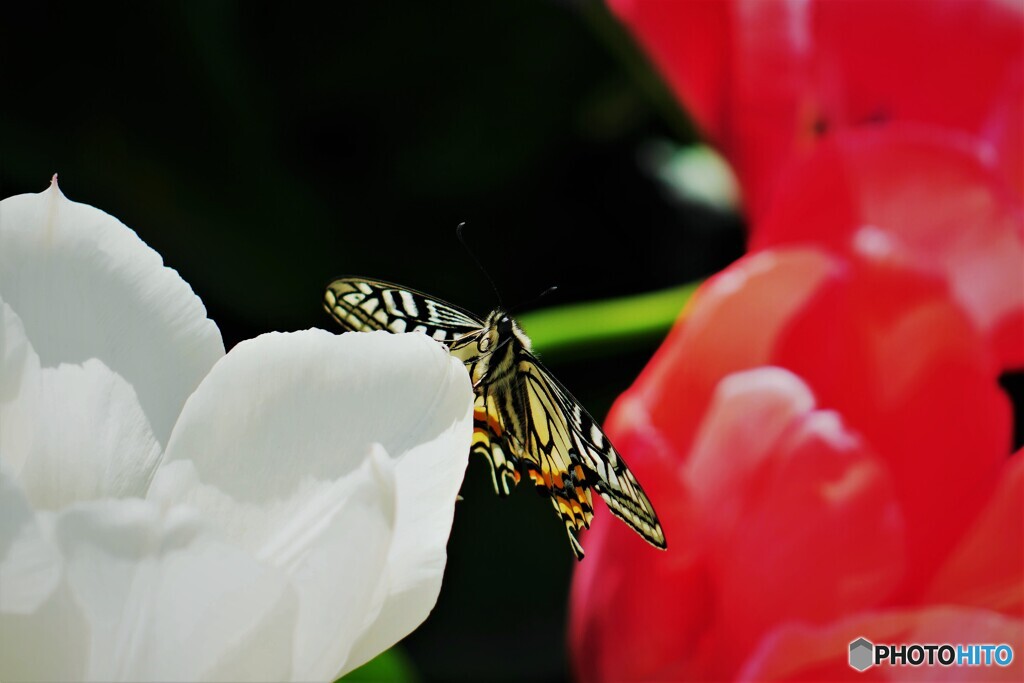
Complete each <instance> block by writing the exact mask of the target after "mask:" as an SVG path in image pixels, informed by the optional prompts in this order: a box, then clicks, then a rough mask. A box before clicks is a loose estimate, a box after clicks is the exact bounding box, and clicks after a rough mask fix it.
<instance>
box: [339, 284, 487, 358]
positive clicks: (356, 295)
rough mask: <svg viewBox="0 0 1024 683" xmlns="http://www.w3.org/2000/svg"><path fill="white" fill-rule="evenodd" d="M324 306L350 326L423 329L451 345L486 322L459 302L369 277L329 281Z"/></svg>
mask: <svg viewBox="0 0 1024 683" xmlns="http://www.w3.org/2000/svg"><path fill="white" fill-rule="evenodd" d="M324 308H325V309H327V312H328V313H330V314H331V316H332V317H333V318H334V319H335V320H337V321H338V322H339V323H340V324H341V326H342V327H344V328H345V329H347V330H352V331H355V332H368V331H371V330H386V331H388V332H395V333H401V332H422V333H423V334H426V335H427V336H428V337H431V338H433V339H436V340H437V341H439V342H442V343H444V344H447V345H449V346H451V344H452V343H453V342H454V341H456V340H458V339H460V338H463V337H465V336H466V335H467V334H471V333H474V332H479V331H480V329H481V327H482V326H483V321H482V320H481V319H480V318H478V317H477V316H475V315H473V314H472V313H469V312H468V311H464V310H463V309H461V308H459V307H457V306H453V305H452V304H449V303H445V302H444V301H441V300H439V299H435V298H433V297H430V296H427V295H426V294H423V293H422V292H417V291H416V290H413V289H409V288H407V287H400V286H398V285H393V284H391V283H389V282H383V281H381V280H369V279H366V278H355V277H345V278H340V279H338V280H335V281H334V282H332V283H331V284H329V285H327V290H326V291H325V292H324Z"/></svg>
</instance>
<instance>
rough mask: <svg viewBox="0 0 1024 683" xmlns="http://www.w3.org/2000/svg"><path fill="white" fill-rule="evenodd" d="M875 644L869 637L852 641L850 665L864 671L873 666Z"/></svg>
mask: <svg viewBox="0 0 1024 683" xmlns="http://www.w3.org/2000/svg"><path fill="white" fill-rule="evenodd" d="M874 650H875V646H874V645H872V644H871V641H870V640H868V639H867V638H858V639H857V640H855V641H853V642H852V643H850V666H851V667H853V668H854V669H856V670H857V671H864V670H865V669H867V668H868V667H870V666H871V663H872V662H871V660H872V659H874V657H873V656H872V655H873V654H874Z"/></svg>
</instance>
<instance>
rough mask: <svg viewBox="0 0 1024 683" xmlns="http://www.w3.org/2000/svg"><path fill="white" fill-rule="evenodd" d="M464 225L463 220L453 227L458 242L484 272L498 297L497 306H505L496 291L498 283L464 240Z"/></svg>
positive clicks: (499, 293)
mask: <svg viewBox="0 0 1024 683" xmlns="http://www.w3.org/2000/svg"><path fill="white" fill-rule="evenodd" d="M465 227H466V222H465V221H463V222H461V223H459V225H458V226H457V227H456V228H455V234H456V235H458V237H459V242H462V246H463V247H465V248H466V251H467V252H469V257H470V258H471V259H473V263H475V264H476V267H477V268H479V269H480V272H481V273H483V274H484V277H485V278H487V281H488V282H489V283H491V289H493V290H494V296H495V297H497V299H498V306H500V307H501V308H505V304H504V302H502V300H501V292H499V291H498V285H496V284H494V278H492V277H491V274H490V273H488V272H487V269H486V268H484V264H483V263H481V262H480V259H479V258H477V256H476V252H474V251H473V248H472V247H470V246H469V242H467V241H466V236H465V235H464V234H463V233H462V231H463V229H464V228H465Z"/></svg>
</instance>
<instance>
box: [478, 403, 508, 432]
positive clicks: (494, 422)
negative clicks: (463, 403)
mask: <svg viewBox="0 0 1024 683" xmlns="http://www.w3.org/2000/svg"><path fill="white" fill-rule="evenodd" d="M473 419H474V420H476V421H477V422H483V423H485V424H486V425H487V426H488V428H490V430H491V431H492V432H494V435H495V436H501V433H502V431H503V430H502V428H501V423H500V422H498V419H497V418H496V417H494V416H493V415H491V414H490V413H489V412H487V411H486V410H480V409H475V410H474V411H473ZM478 429H479V428H478ZM480 431H483V430H480Z"/></svg>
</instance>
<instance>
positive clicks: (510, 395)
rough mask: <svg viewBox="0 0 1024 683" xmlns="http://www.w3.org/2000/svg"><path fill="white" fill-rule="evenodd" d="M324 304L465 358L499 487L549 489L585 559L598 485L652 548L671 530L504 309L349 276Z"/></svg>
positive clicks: (475, 448) (482, 444)
mask: <svg viewBox="0 0 1024 683" xmlns="http://www.w3.org/2000/svg"><path fill="white" fill-rule="evenodd" d="M324 308H325V309H326V310H327V312H328V313H329V314H331V316H332V317H334V319H335V320H337V321H338V322H339V323H340V324H341V326H342V327H343V328H345V329H346V330H351V331H355V332H364V331H371V330H386V331H388V332H394V333H402V332H421V333H423V334H426V335H427V336H429V337H431V338H433V339H435V340H436V341H438V342H439V343H441V344H443V345H445V346H446V347H447V348H448V350H449V352H450V353H451V355H452V356H454V357H456V358H458V359H459V360H461V361H462V362H463V363H465V365H466V368H467V370H469V375H470V378H471V380H472V382H473V391H474V395H475V399H474V405H473V441H472V446H471V453H480V454H482V455H483V456H484V457H485V458H487V462H488V463H489V464H490V467H491V478H492V481H493V484H494V490H495V491H496V492H497V493H498V495H499V496H501V497H505V496H507V495H509V493H510V492H511V490H512V488H513V487H514V486H516V485H517V484H518V483H519V481H520V479H521V477H522V476H523V475H525V476H527V477H529V479H530V480H531V481H532V482H533V483H534V485H535V486H536V487H537V491H538V493H540V494H542V495H544V496H547V497H549V498H550V500H551V504H552V505H553V506H554V508H555V512H556V513H557V514H558V516H559V518H560V519H561V520H562V522H563V523H564V524H565V529H566V533H567V534H568V536H569V543H570V544H571V546H572V550H573V552H574V553H575V555H576V558H577V559H578V560H582V559H583V555H584V553H583V546H582V545H581V544H580V541H579V538H578V535H579V532H580V529H583V528H589V527H590V522H591V520H592V519H593V518H594V506H593V496H592V493H591V492H592V491H596V492H597V494H598V495H600V496H601V498H603V499H604V501H605V503H607V504H608V508H609V509H610V510H611V511H612V513H613V514H615V515H616V516H617V517H619V518H620V519H622V520H623V521H624V522H625V523H626V524H628V525H629V526H630V527H632V528H633V529H634V530H635V531H636V532H637V533H638V534H640V536H642V537H643V538H644V540H646V541H647V542H648V543H650V544H651V545H653V546H655V547H657V548H662V549H664V548H665V547H666V544H665V534H664V532H663V531H662V528H661V524H660V523H659V522H658V516H657V514H655V512H654V507H653V506H652V505H651V501H650V500H649V499H648V498H647V495H646V494H645V493H644V491H643V489H642V488H640V484H639V483H638V482H637V480H636V477H635V476H634V475H633V473H632V472H630V471H629V468H628V467H626V463H625V462H624V461H623V460H622V457H621V456H620V455H619V454H618V452H617V451H616V450H615V448H614V447H613V446H612V444H611V442H609V440H608V437H607V436H605V434H604V432H603V431H601V428H600V427H599V426H598V425H597V422H596V421H595V420H594V418H592V417H591V416H590V414H589V413H587V411H586V410H584V409H583V407H582V406H581V405H580V404H579V402H578V401H577V400H576V399H575V398H573V397H572V394H570V393H569V392H568V391H567V390H566V388H565V387H564V386H562V384H561V383H560V382H559V381H558V380H557V379H555V378H554V376H552V375H551V373H550V372H549V371H548V370H547V369H546V368H545V367H544V366H543V365H541V363H540V361H539V360H537V358H536V357H535V356H534V355H533V354H532V353H531V351H530V339H529V337H527V336H526V334H525V333H524V332H523V330H522V328H521V327H520V326H519V323H518V322H516V320H515V319H514V318H512V317H511V316H509V315H508V313H507V312H506V311H504V310H502V309H500V308H499V309H496V310H494V311H492V312H491V313H490V315H488V316H487V317H486V318H484V319H481V318H479V317H478V316H476V315H474V314H472V313H470V312H468V311H466V310H463V309H462V308H459V307H457V306H453V305H452V304H449V303H446V302H444V301H441V300H439V299H436V298H433V297H431V296H428V295H426V294H423V293H422V292H418V291H415V290H412V289H408V288H406V287H401V286H399V285H394V284H390V283H388V282H382V281H380V280H370V279H364V278H355V277H345V278H341V279H338V280H335V281H334V282H332V283H330V284H329V285H328V286H327V290H326V292H325V293H324Z"/></svg>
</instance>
